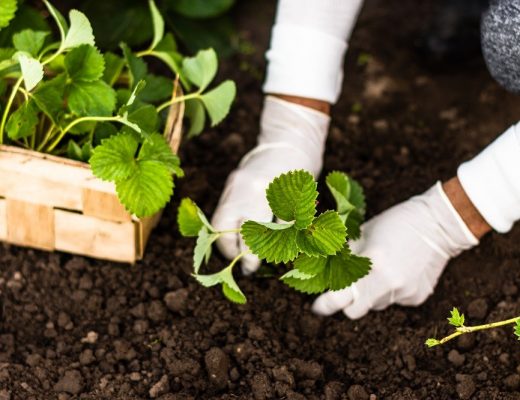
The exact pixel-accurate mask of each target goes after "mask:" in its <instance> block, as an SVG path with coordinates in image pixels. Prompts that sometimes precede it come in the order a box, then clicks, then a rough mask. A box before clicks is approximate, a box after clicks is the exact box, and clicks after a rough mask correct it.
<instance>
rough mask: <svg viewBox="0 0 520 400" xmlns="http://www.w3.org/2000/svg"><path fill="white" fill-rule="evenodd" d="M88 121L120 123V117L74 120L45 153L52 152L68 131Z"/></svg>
mask: <svg viewBox="0 0 520 400" xmlns="http://www.w3.org/2000/svg"><path fill="white" fill-rule="evenodd" d="M88 121H95V122H107V121H121V117H82V118H78V119H75V120H74V121H72V122H71V123H70V124H68V125H67V126H66V127H65V128H64V129H63V130H62V131H61V132H60V134H59V135H58V137H57V138H56V140H54V142H52V143H51V144H50V145H49V147H48V148H47V152H51V151H52V150H54V148H55V147H56V146H57V145H58V144H59V143H60V141H61V139H63V137H64V136H65V135H66V134H67V132H68V131H70V130H71V129H72V128H74V127H75V126H76V125H78V124H80V123H82V122H88Z"/></svg>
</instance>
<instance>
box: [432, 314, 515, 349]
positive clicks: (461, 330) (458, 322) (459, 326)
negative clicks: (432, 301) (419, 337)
mask: <svg viewBox="0 0 520 400" xmlns="http://www.w3.org/2000/svg"><path fill="white" fill-rule="evenodd" d="M447 319H448V323H449V324H450V325H452V326H454V327H455V332H453V333H452V334H451V335H448V336H446V337H443V338H442V339H434V338H429V339H428V340H426V342H425V344H426V346H428V347H434V346H438V345H441V344H444V343H446V342H449V341H450V340H452V339H455V338H456V337H458V336H461V335H465V334H467V333H473V332H477V331H483V330H486V329H493V328H498V327H501V326H505V325H512V324H514V325H515V326H514V330H513V334H514V335H515V336H516V337H517V338H518V340H520V316H518V317H515V318H510V319H506V320H502V321H497V322H490V323H488V324H483V325H475V326H466V325H464V324H465V319H466V318H465V317H464V314H461V313H460V312H459V310H458V309H457V308H455V307H454V308H453V310H451V315H450V317H449V318H447Z"/></svg>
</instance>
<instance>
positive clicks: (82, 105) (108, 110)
mask: <svg viewBox="0 0 520 400" xmlns="http://www.w3.org/2000/svg"><path fill="white" fill-rule="evenodd" d="M68 105H69V109H70V111H72V112H73V113H74V114H75V115H77V116H80V117H83V116H96V117H108V116H111V115H112V113H113V111H114V109H115V108H116V92H115V91H114V89H112V88H111V87H110V86H109V85H108V84H106V83H105V82H104V81H102V80H98V81H95V82H85V81H77V82H73V83H72V84H71V85H69V97H68Z"/></svg>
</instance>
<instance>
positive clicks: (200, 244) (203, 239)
mask: <svg viewBox="0 0 520 400" xmlns="http://www.w3.org/2000/svg"><path fill="white" fill-rule="evenodd" d="M219 237H220V235H219V234H218V233H210V232H209V231H208V229H207V228H206V227H205V226H204V227H203V228H202V229H201V230H200V232H199V234H198V237H197V244H196V245H195V250H194V251H193V270H194V271H195V274H198V273H199V269H200V266H201V265H202V262H203V261H205V262H206V264H207V263H208V260H209V258H210V257H211V246H212V245H213V243H214V242H215V241H216V240H217V239H218V238H219Z"/></svg>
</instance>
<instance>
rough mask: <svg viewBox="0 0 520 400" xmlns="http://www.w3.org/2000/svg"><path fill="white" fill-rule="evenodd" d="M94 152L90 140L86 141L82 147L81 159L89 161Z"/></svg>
mask: <svg viewBox="0 0 520 400" xmlns="http://www.w3.org/2000/svg"><path fill="white" fill-rule="evenodd" d="M93 153H94V148H93V147H92V144H90V142H87V143H85V144H84V145H83V146H82V147H81V161H84V162H88V160H90V158H91V157H92V154H93Z"/></svg>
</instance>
